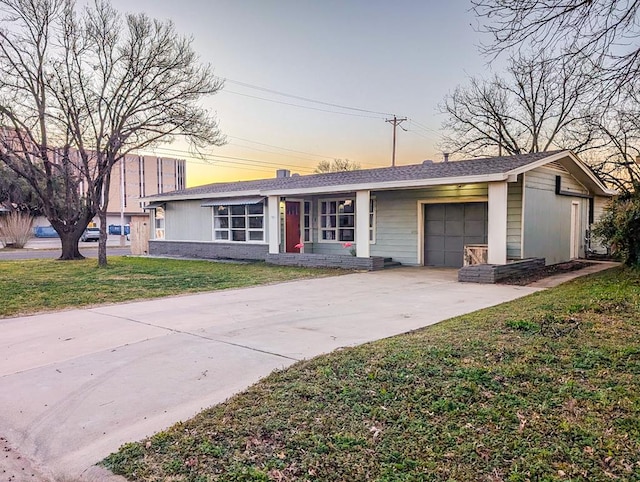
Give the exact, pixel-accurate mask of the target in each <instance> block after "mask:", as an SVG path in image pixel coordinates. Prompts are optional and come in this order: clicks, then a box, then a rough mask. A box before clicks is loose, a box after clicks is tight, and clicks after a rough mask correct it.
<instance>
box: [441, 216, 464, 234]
mask: <svg viewBox="0 0 640 482" xmlns="http://www.w3.org/2000/svg"><path fill="white" fill-rule="evenodd" d="M444 232H445V234H446V235H447V236H462V235H463V234H464V222H463V221H450V220H448V219H447V220H446V221H445V222H444Z"/></svg>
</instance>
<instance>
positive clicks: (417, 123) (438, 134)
mask: <svg viewBox="0 0 640 482" xmlns="http://www.w3.org/2000/svg"><path fill="white" fill-rule="evenodd" d="M408 120H409V123H410V124H413V125H414V126H416V127H418V128H420V129H422V130H423V131H426V132H429V133H433V134H436V135H437V136H438V137H442V134H441V133H440V132H438V131H437V130H435V129H432V128H431V127H427V126H425V125H422V124H420V123H419V122H416V121H415V120H413V119H408Z"/></svg>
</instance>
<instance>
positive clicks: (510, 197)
mask: <svg viewBox="0 0 640 482" xmlns="http://www.w3.org/2000/svg"><path fill="white" fill-rule="evenodd" d="M521 255H522V176H518V182H510V183H508V184H507V258H508V259H519V258H520V257H521Z"/></svg>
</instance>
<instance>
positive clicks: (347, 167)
mask: <svg viewBox="0 0 640 482" xmlns="http://www.w3.org/2000/svg"><path fill="white" fill-rule="evenodd" d="M359 169H360V164H358V163H357V162H355V161H350V160H349V159H334V160H333V161H320V162H319V163H318V165H317V166H316V168H315V171H314V172H316V173H317V174H323V173H326V172H342V171H357V170H359Z"/></svg>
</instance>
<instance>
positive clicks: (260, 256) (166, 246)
mask: <svg viewBox="0 0 640 482" xmlns="http://www.w3.org/2000/svg"><path fill="white" fill-rule="evenodd" d="M268 252H269V246H268V245H266V244H248V243H247V244H244V243H210V242H202V241H200V242H198V241H164V240H149V254H150V255H155V256H182V257H185V258H203V259H238V260H264V259H265V257H266V256H267V253H268Z"/></svg>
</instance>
